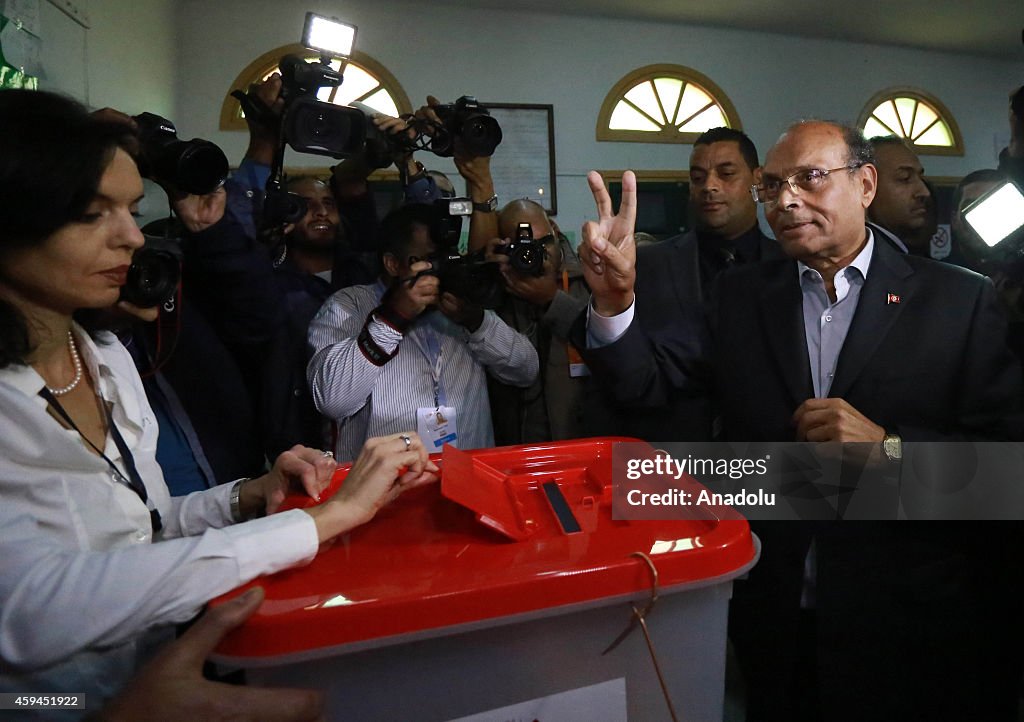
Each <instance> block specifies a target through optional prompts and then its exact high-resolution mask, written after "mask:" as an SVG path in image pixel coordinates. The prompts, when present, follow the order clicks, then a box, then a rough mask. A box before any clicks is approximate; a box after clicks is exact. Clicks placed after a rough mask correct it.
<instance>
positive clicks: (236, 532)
mask: <svg viewBox="0 0 1024 722" xmlns="http://www.w3.org/2000/svg"><path fill="white" fill-rule="evenodd" d="M221 532H222V533H224V534H227V535H228V537H230V539H231V543H232V546H233V547H234V549H235V551H236V556H235V559H236V561H237V562H238V573H239V575H240V576H241V578H242V579H245V580H249V579H254V578H256V577H258V576H261V575H264V574H273V573H275V572H279V571H281V570H282V569H288V568H289V567H294V566H296V565H299V564H308V563H309V562H310V561H312V559H313V557H315V556H316V552H317V549H319V548H320V541H319V538H318V536H317V533H316V523H315V522H314V521H313V517H311V516H310V515H309V514H307V513H306V512H304V511H302V510H301V509H291V510H290V511H284V512H281V513H280V514H271V515H270V516H267V517H263V518H262V519H253V520H251V521H247V522H243V523H241V524H235V525H233V526H229V527H225V528H224V529H222V530H221Z"/></svg>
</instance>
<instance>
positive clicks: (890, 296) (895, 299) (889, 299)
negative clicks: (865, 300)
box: [885, 293, 900, 305]
mask: <svg viewBox="0 0 1024 722" xmlns="http://www.w3.org/2000/svg"><path fill="white" fill-rule="evenodd" d="M899 302H900V297H899V296H897V295H896V294H895V293H887V294H885V303H886V305H888V304H890V303H899Z"/></svg>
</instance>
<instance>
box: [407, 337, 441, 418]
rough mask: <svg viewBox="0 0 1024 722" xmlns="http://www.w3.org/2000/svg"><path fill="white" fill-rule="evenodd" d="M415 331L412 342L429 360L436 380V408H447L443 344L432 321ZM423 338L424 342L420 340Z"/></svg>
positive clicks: (432, 374)
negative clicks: (442, 358)
mask: <svg viewBox="0 0 1024 722" xmlns="http://www.w3.org/2000/svg"><path fill="white" fill-rule="evenodd" d="M415 331H416V333H415V334H413V335H412V340H413V342H414V343H415V344H416V348H418V349H419V351H420V353H421V354H423V356H424V357H425V358H426V359H427V363H429V364H430V375H431V376H432V378H433V380H434V406H436V407H441V406H447V405H448V397H447V395H446V394H445V392H444V384H443V383H441V342H440V341H438V339H437V333H435V330H434V328H433V326H431V325H430V319H425V322H423V323H420V324H417V326H416V327H415ZM421 336H422V341H421V340H420V337H421Z"/></svg>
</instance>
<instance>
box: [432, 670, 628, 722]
mask: <svg viewBox="0 0 1024 722" xmlns="http://www.w3.org/2000/svg"><path fill="white" fill-rule="evenodd" d="M450 722H627V718H626V678H625V677H620V678H619V679H611V680H608V681H607V682H601V683H600V684H594V685H591V686H589V687H580V688H578V689H571V690H569V691H568V692H559V693H558V694H552V695H548V696H547V697H538V698H537V699H531V700H529V701H528V702H520V703H519V704H513V705H509V706H508V707H501V708H500V709H492V710H490V711H488V712H480V713H478V714H474V715H470V716H469V717H459V718H458V719H454V720H450Z"/></svg>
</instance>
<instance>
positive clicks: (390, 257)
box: [381, 253, 401, 278]
mask: <svg viewBox="0 0 1024 722" xmlns="http://www.w3.org/2000/svg"><path fill="white" fill-rule="evenodd" d="M381 260H382V261H383V262H384V270H385V271H387V274H388V275H389V276H391V277H392V278H398V267H399V266H400V265H401V264H400V263H399V261H398V256H396V255H395V254H394V253H385V254H384V255H383V256H382V257H381Z"/></svg>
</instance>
